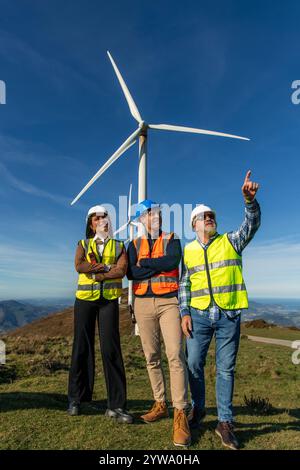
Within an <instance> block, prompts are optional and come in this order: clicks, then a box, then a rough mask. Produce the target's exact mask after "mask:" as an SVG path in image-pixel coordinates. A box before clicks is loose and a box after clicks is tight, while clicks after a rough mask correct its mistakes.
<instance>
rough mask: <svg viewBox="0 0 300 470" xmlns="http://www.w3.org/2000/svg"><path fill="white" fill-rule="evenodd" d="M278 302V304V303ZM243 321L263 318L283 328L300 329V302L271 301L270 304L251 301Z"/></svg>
mask: <svg viewBox="0 0 300 470" xmlns="http://www.w3.org/2000/svg"><path fill="white" fill-rule="evenodd" d="M277 302H278V303H277ZM242 318H243V320H244V321H245V320H256V319H258V318H261V319H263V320H266V321H267V322H268V323H274V324H276V325H281V326H296V327H298V328H299V327H300V300H299V301H298V302H297V301H289V300H286V301H285V300H280V301H276V300H274V301H272V303H270V301H269V302H268V303H264V302H262V303H261V302H257V301H255V302H254V301H250V302H249V308H248V310H247V311H245V312H244V313H243V317H242Z"/></svg>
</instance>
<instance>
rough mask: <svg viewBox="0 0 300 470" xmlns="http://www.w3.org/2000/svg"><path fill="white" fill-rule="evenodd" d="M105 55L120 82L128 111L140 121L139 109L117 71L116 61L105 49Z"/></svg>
mask: <svg viewBox="0 0 300 470" xmlns="http://www.w3.org/2000/svg"><path fill="white" fill-rule="evenodd" d="M107 55H108V57H109V59H110V61H111V63H112V66H113V68H114V71H115V73H116V75H117V77H118V80H119V83H120V85H121V88H122V90H123V93H124V95H125V98H126V101H127V103H128V106H129V109H130V112H131V114H132V116H133V117H134V119H136V120H137V122H142V121H143V119H142V117H141V115H140V113H139V110H138V109H137V106H136V104H135V102H134V100H133V98H132V96H131V94H130V91H129V90H128V88H127V85H126V83H125V82H124V79H123V77H122V75H121V74H120V71H119V69H118V67H117V66H116V63H115V61H114V59H113V58H112V56H111V54H110V52H109V51H107Z"/></svg>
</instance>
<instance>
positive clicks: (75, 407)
mask: <svg viewBox="0 0 300 470" xmlns="http://www.w3.org/2000/svg"><path fill="white" fill-rule="evenodd" d="M68 414H69V415H70V416H78V415H80V405H79V403H76V402H75V401H71V402H70V403H69V407H68Z"/></svg>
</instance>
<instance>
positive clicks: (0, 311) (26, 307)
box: [0, 300, 71, 333]
mask: <svg viewBox="0 0 300 470" xmlns="http://www.w3.org/2000/svg"><path fill="white" fill-rule="evenodd" d="M69 305H71V302H70V303H68V304H65V303H61V302H55V301H54V302H53V303H52V304H49V303H48V302H45V304H44V305H43V302H42V301H40V304H34V305H33V304H32V303H29V302H27V301H16V300H2V301H0V333H3V332H6V331H9V330H13V329H15V328H19V327H21V326H24V325H26V324H27V323H31V322H33V321H34V320H37V319H38V318H41V317H45V316H47V315H49V313H55V312H58V311H60V310H63V309H64V308H66V307H67V306H69Z"/></svg>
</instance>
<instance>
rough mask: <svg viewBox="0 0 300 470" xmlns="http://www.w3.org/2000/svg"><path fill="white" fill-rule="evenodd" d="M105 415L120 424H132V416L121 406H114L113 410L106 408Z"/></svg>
mask: <svg viewBox="0 0 300 470" xmlns="http://www.w3.org/2000/svg"><path fill="white" fill-rule="evenodd" d="M105 416H107V417H108V418H113V419H115V420H116V421H117V423H122V424H132V423H133V416H131V415H130V414H129V413H127V411H126V410H124V409H123V408H115V409H113V410H110V409H107V410H106V412H105Z"/></svg>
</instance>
